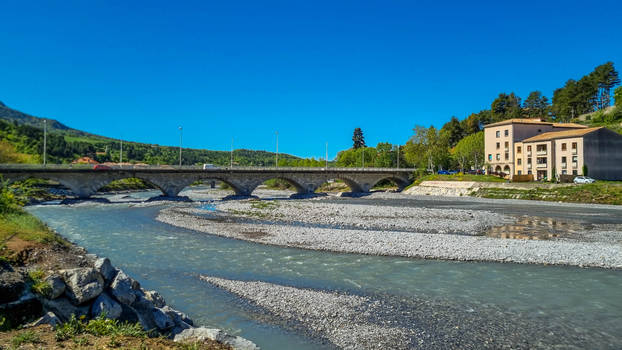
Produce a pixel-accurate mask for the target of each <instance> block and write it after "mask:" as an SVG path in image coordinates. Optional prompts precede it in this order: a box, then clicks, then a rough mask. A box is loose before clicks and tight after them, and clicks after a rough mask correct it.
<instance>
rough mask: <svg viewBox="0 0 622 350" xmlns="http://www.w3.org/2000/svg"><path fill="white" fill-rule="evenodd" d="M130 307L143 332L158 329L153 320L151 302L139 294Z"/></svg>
mask: <svg viewBox="0 0 622 350" xmlns="http://www.w3.org/2000/svg"><path fill="white" fill-rule="evenodd" d="M131 306H132V309H134V311H136V314H137V315H138V319H139V321H140V324H141V325H142V326H143V329H144V330H153V329H157V328H158V326H157V324H156V322H155V320H154V318H153V310H154V309H155V307H154V306H153V303H152V302H151V301H149V300H147V299H146V298H145V297H143V296H142V295H140V294H139V295H137V296H136V299H135V300H134V302H133V303H132V305H131Z"/></svg>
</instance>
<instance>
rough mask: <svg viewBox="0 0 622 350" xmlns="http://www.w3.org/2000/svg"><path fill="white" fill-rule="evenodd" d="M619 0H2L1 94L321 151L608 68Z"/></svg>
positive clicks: (110, 122)
mask: <svg viewBox="0 0 622 350" xmlns="http://www.w3.org/2000/svg"><path fill="white" fill-rule="evenodd" d="M621 13H622V2H620V1H608V0H604V1H599V2H598V3H593V2H589V1H520V2H510V1H486V2H483V1H480V2H477V1H472V2H471V1H386V0H385V1H334V0H333V1H294V0H292V1H196V2H192V1H161V2H160V1H145V2H140V1H95V0H93V1H12V0H9V1H3V3H2V16H1V18H2V20H1V21H0V48H1V51H0V101H3V102H4V103H5V104H7V105H9V106H11V107H13V108H16V109H19V110H22V111H24V112H27V113H30V114H33V115H36V116H42V117H49V118H54V119H58V120H59V121H61V122H63V123H65V124H67V125H69V126H71V127H74V128H77V129H82V130H86V131H89V132H93V133H97V134H101V135H105V136H110V137H115V138H123V139H127V140H133V141H140V142H149V143H159V144H164V145H177V144H178V142H179V133H178V129H177V127H178V126H179V125H182V126H183V127H184V146H188V147H194V148H207V149H216V150H228V149H229V147H230V143H231V138H232V137H234V138H235V142H234V147H235V148H248V149H262V150H269V151H274V148H275V131H278V132H279V151H281V152H286V153H290V154H295V155H299V156H315V157H320V156H322V157H323V156H324V145H325V142H328V143H329V157H330V158H332V157H334V156H335V154H336V153H337V151H339V150H342V149H346V148H349V147H351V138H352V131H353V129H354V128H355V127H361V128H362V129H363V132H364V134H365V137H366V141H367V144H368V145H371V146H374V145H376V143H378V142H391V143H401V144H403V143H404V142H406V141H407V140H408V138H409V137H410V136H411V134H412V128H413V127H414V126H415V125H417V124H422V125H426V126H428V125H430V124H434V125H436V126H439V127H440V126H442V124H443V123H444V122H446V121H447V120H448V119H449V118H450V117H451V116H452V115H456V116H458V117H459V118H461V119H462V118H464V117H466V116H467V115H468V114H469V113H471V112H477V111H480V110H482V109H486V108H488V107H489V106H490V103H491V102H492V100H493V99H494V98H495V97H496V96H497V95H498V93H500V92H508V93H509V92H511V91H514V92H516V93H517V94H518V95H520V96H521V97H523V98H525V97H526V95H527V94H528V93H529V92H530V91H532V90H541V91H543V92H544V94H545V95H547V96H549V97H551V96H552V91H553V90H554V89H555V88H558V87H560V86H562V85H563V84H564V82H565V81H566V80H567V79H569V78H579V77H581V76H582V75H584V74H587V73H588V72H590V71H591V70H592V69H593V68H594V67H595V66H597V65H599V64H602V63H604V62H606V61H613V62H614V63H615V64H616V65H618V66H617V68H618V70H620V69H622V67H621V65H622V45H620V40H621V39H620V38H621V37H620V28H619V23H620V22H621V20H622V19H621V16H622V15H621Z"/></svg>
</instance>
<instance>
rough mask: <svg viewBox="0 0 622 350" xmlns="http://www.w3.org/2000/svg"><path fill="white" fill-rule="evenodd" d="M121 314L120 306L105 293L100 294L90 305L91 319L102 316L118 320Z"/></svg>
mask: <svg viewBox="0 0 622 350" xmlns="http://www.w3.org/2000/svg"><path fill="white" fill-rule="evenodd" d="M122 312H123V309H122V308H121V305H120V304H119V303H117V302H116V301H114V300H113V299H112V298H111V297H109V296H108V294H106V293H102V294H100V295H99V296H98V297H97V299H95V301H94V302H93V305H91V316H93V317H97V316H99V315H101V314H104V315H105V317H106V318H110V319H118V318H119V317H121V313H122Z"/></svg>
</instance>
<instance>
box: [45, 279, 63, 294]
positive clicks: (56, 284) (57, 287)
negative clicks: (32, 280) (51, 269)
mask: <svg viewBox="0 0 622 350" xmlns="http://www.w3.org/2000/svg"><path fill="white" fill-rule="evenodd" d="M45 282H46V283H47V284H48V285H49V286H50V292H49V294H48V295H47V297H48V298H49V299H56V298H58V297H60V296H61V295H63V293H64V292H65V282H63V279H62V278H61V277H60V276H59V275H56V274H52V275H50V276H48V277H46V278H45Z"/></svg>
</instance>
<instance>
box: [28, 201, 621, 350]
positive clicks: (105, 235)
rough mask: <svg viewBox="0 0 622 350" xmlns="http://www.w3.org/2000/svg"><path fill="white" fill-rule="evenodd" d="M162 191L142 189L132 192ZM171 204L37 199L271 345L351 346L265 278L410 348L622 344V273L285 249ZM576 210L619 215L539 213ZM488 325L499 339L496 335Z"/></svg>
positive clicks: (233, 328) (98, 242) (51, 214)
mask: <svg viewBox="0 0 622 350" xmlns="http://www.w3.org/2000/svg"><path fill="white" fill-rule="evenodd" d="M195 192H196V193H193V191H189V192H187V193H186V194H189V195H190V196H194V198H196V199H201V200H204V201H205V202H203V203H197V204H195V205H196V207H199V206H202V207H204V208H205V210H207V211H209V210H211V209H210V208H212V205H213V204H214V203H216V202H213V201H217V199H218V198H219V196H218V195H216V194H210V192H209V191H208V190H205V189H200V190H195ZM151 195H153V193H139V194H132V197H133V198H135V199H141V198H146V197H148V196H151ZM273 197H278V196H273ZM284 197H286V196H285V195H283V196H281V197H280V198H284ZM129 199H130V200H131V198H129ZM123 200H128V198H126V199H123ZM324 200H325V201H326V203H330V202H342V201H347V202H348V203H353V204H356V203H359V204H361V205H368V204H373V203H374V202H375V201H382V202H383V203H384V204H390V205H396V206H403V205H408V203H409V202H408V199H406V198H402V199H395V198H393V199H391V198H389V199H382V198H360V199H337V198H327V199H324ZM210 201H212V202H210ZM507 203H509V202H503V201H499V202H492V201H490V202H486V201H475V202H469V201H461V202H457V203H454V204H453V206H452V207H462V208H467V209H468V210H478V209H482V210H484V209H485V210H489V209H491V208H492V209H495V208H498V209H499V211H500V212H502V213H503V215H507V214H511V215H522V214H526V213H527V209H525V207H521V206H515V205H509V204H507ZM428 204H429V205H432V204H430V203H428ZM172 205H175V204H168V203H160V204H149V205H142V204H137V203H132V202H129V203H116V204H97V203H85V204H79V205H73V206H58V205H50V206H33V207H29V209H28V210H29V211H30V212H32V213H33V214H35V215H37V216H38V217H40V218H41V219H42V220H44V221H45V222H46V223H48V224H49V225H50V226H51V227H52V228H54V229H56V230H57V231H58V232H59V233H60V234H62V235H63V236H64V237H66V238H68V239H69V240H71V241H73V242H75V243H77V244H79V245H81V246H84V247H85V248H87V249H88V250H89V251H91V252H93V253H96V254H98V255H102V256H108V257H110V258H111V259H112V260H113V263H115V265H118V266H120V267H121V268H123V269H124V270H127V271H128V272H129V273H130V274H131V275H133V276H135V277H136V278H137V279H139V280H140V281H141V283H142V284H143V285H144V286H145V287H146V288H148V289H155V290H158V291H160V292H161V293H162V294H163V295H164V296H165V298H166V299H167V302H168V303H169V304H171V305H172V306H173V307H175V308H177V309H180V310H182V311H185V312H187V313H188V314H189V315H190V316H191V317H192V318H193V319H195V321H197V323H199V324H203V325H207V326H213V327H218V328H224V329H226V330H228V331H230V332H231V333H234V334H237V335H241V336H243V337H245V338H248V339H251V340H252V341H254V342H256V343H257V344H258V345H260V346H262V348H264V349H291V348H299V349H330V348H335V347H337V346H340V347H345V348H347V345H348V344H351V343H348V342H347V341H350V340H348V339H345V340H344V339H342V338H336V337H337V336H339V334H337V335H335V334H333V333H331V332H329V331H328V330H327V329H328V327H323V326H322V325H321V324H320V325H318V324H316V323H313V322H315V321H313V319H312V318H309V317H307V319H308V321H305V318H304V317H298V316H296V315H292V317H294V319H291V320H290V321H288V319H287V318H286V317H285V315H283V314H281V312H280V311H279V308H278V307H275V306H274V305H275V304H274V303H275V300H273V299H271V298H269V297H268V296H269V295H270V293H268V292H267V294H266V296H265V297H262V298H259V297H257V296H256V295H244V293H243V291H244V290H245V289H244V288H241V287H240V286H245V283H248V282H255V281H259V282H261V283H263V284H260V285H253V286H254V287H253V288H261V289H260V290H261V291H272V290H274V291H280V292H279V293H281V294H279V295H281V296H282V297H283V298H286V297H287V293H285V294H283V292H282V291H283V290H285V291H290V290H288V289H283V288H294V289H292V291H299V292H296V293H291V294H292V295H296V296H297V298H296V299H293V300H285V301H284V302H288V303H295V304H292V306H299V303H300V301H304V298H306V297H307V296H306V295H309V298H315V299H310V300H318V299H317V298H320V299H322V298H332V297H333V296H337V298H339V297H340V296H344V297H346V298H348V299H347V300H350V299H351V298H352V297H358V298H362V299H361V300H363V301H361V304H360V305H359V304H357V305H359V306H357V307H361V308H363V309H365V310H376V311H374V312H373V313H376V315H371V316H373V317H370V318H369V319H362V320H357V321H356V322H358V323H356V324H361V326H362V327H363V328H364V329H375V328H373V327H372V328H369V327H367V326H370V325H371V326H383V327H385V328H386V327H388V328H395V329H398V330H399V332H393V333H391V334H395V335H396V338H395V339H396V341H399V342H401V343H398V344H401V346H400V347H427V348H447V347H461V348H478V347H490V348H498V347H501V346H503V345H513V346H512V347H514V348H529V347H544V348H546V347H551V346H554V345H559V346H569V345H571V344H572V345H576V346H578V347H579V348H586V347H589V348H612V349H614V348H620V347H621V346H622V336H621V334H622V325H621V324H620V322H619V320H620V319H622V298H620V292H619V291H620V290H622V273H621V271H619V270H608V269H599V268H589V269H586V268H578V267H563V266H542V265H525V264H508V263H505V264H503V263H487V262H452V261H439V260H421V259H412V258H405V257H383V256H370V255H360V254H340V253H333V252H320V251H312V250H308V249H296V248H284V247H276V246H271V245H263V244H256V243H252V242H246V241H242V240H237V239H230V238H224V237H218V236H215V235H212V234H209V233H201V232H197V231H194V230H189V229H184V228H179V227H174V226H171V225H168V224H165V223H161V222H158V221H156V220H155V218H156V217H157V216H158V215H159V213H160V211H161V210H163V209H166V208H170V207H171V206H172ZM436 205H437V206H450V205H451V203H448V202H437V204H436ZM573 210H578V211H581V212H585V213H586V214H593V215H591V217H593V218H594V221H595V222H596V223H597V224H607V225H609V224H617V223H618V222H617V221H616V214H615V213H617V211H615V210H613V209H611V211H610V210H609V209H606V208H605V209H601V210H592V209H588V210H579V209H576V208H575V209H572V208H571V209H566V210H559V209H557V207H550V210H549V212H546V211H545V210H539V215H541V216H542V217H549V218H553V219H555V220H557V221H559V220H562V221H563V220H564V217H563V216H564V215H569V213H571V212H572V211H573ZM543 214H544V215H543ZM586 217H590V215H586ZM560 230H561V231H564V229H563V228H562V229H560ZM214 233H216V232H214ZM201 277H204V279H201ZM206 278H207V280H206ZM210 278H212V279H211V280H210ZM214 278H216V279H214ZM210 281H212V282H217V283H210ZM228 281H230V282H228ZM226 286H230V288H229V289H227V288H225V287H226ZM236 291H237V293H236ZM305 291H307V292H308V293H307V292H305ZM317 293H320V294H317ZM357 300H358V299H357ZM374 305H384V306H386V307H385V308H381V309H380V310H392V311H394V312H391V313H387V312H385V313H383V312H381V311H378V310H379V309H377V308H375V309H374ZM300 307H302V306H300ZM295 309H297V310H299V312H303V311H304V310H303V309H299V308H295ZM336 312H337V311H336ZM348 312H350V311H348V310H343V312H337V314H335V315H333V316H331V318H334V319H344V318H340V317H344V315H345V316H347V315H348ZM298 318H299V319H298ZM476 321H477V322H476ZM344 322H345V321H344ZM365 327H367V328H365ZM456 327H458V328H456ZM487 334H490V335H493V336H494V338H492V339H491V338H490V337H489V338H486V335H487ZM361 339H362V338H361ZM487 342H490V343H487ZM344 344H345V345H344ZM482 344H485V345H482Z"/></svg>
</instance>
